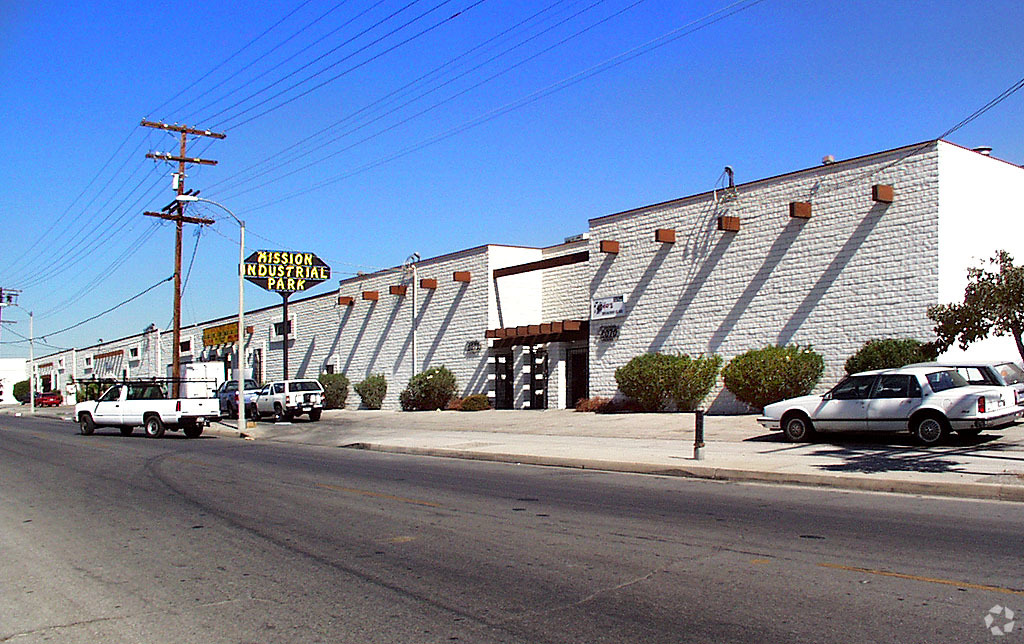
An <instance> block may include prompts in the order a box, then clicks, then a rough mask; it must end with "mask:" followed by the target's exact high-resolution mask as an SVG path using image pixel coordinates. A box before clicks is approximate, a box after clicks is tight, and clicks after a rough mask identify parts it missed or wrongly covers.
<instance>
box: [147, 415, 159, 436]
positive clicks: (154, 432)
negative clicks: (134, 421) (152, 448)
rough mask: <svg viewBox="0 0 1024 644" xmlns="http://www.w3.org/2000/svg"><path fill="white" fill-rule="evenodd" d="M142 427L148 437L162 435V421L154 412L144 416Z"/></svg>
mask: <svg viewBox="0 0 1024 644" xmlns="http://www.w3.org/2000/svg"><path fill="white" fill-rule="evenodd" d="M143 429H144V430H145V432H146V436H147V437H149V438H160V437H161V436H163V435H164V423H163V421H162V420H160V417H159V416H157V415H155V414H154V415H152V416H148V417H147V418H146V422H145V425H143Z"/></svg>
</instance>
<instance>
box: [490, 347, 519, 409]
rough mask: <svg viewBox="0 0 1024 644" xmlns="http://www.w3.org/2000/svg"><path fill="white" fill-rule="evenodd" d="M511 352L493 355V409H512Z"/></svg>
mask: <svg viewBox="0 0 1024 644" xmlns="http://www.w3.org/2000/svg"><path fill="white" fill-rule="evenodd" d="M512 366H513V362H512V352H511V351H508V352H502V353H496V354H494V408H495V409H512V405H513V403H514V402H515V398H514V397H513V395H512V392H513V387H512V384H513V381H514V377H513V373H514V372H513V369H512Z"/></svg>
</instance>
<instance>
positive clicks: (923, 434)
mask: <svg viewBox="0 0 1024 644" xmlns="http://www.w3.org/2000/svg"><path fill="white" fill-rule="evenodd" d="M913 432H914V437H915V438H916V439H917V441H918V442H919V443H921V444H922V445H938V444H939V443H940V442H941V441H942V439H943V438H945V436H946V423H945V421H944V419H942V418H940V417H938V416H922V417H921V418H918V419H917V420H916V421H915V422H914V429H913Z"/></svg>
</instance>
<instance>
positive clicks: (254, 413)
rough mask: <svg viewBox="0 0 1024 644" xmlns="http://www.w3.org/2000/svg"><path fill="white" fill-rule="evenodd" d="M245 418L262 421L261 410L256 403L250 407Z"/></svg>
mask: <svg viewBox="0 0 1024 644" xmlns="http://www.w3.org/2000/svg"><path fill="white" fill-rule="evenodd" d="M245 417H246V418H249V419H251V420H259V419H260V410H259V409H258V408H257V407H256V403H253V404H251V405H249V411H248V413H246V415H245Z"/></svg>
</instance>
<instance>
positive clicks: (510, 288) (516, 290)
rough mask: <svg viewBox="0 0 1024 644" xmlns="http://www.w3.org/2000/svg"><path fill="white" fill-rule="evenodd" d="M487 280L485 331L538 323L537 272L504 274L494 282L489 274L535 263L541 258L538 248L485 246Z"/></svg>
mask: <svg viewBox="0 0 1024 644" xmlns="http://www.w3.org/2000/svg"><path fill="white" fill-rule="evenodd" d="M488 248H489V249H490V251H489V260H488V273H487V279H488V281H489V282H490V283H491V284H492V288H491V291H490V293H489V295H488V298H489V304H488V316H487V319H488V328H490V329H496V328H499V327H513V326H520V325H524V324H540V322H541V289H542V288H543V282H542V280H541V271H532V272H529V273H520V274H518V275H507V276H505V277H499V278H498V279H496V280H495V279H494V278H493V277H492V274H493V271H494V270H496V269H499V268H505V267H508V266H516V265H518V264H526V263H529V262H535V261H537V260H539V259H542V258H543V253H542V251H541V249H539V248H524V247H519V246H489V247H488Z"/></svg>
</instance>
